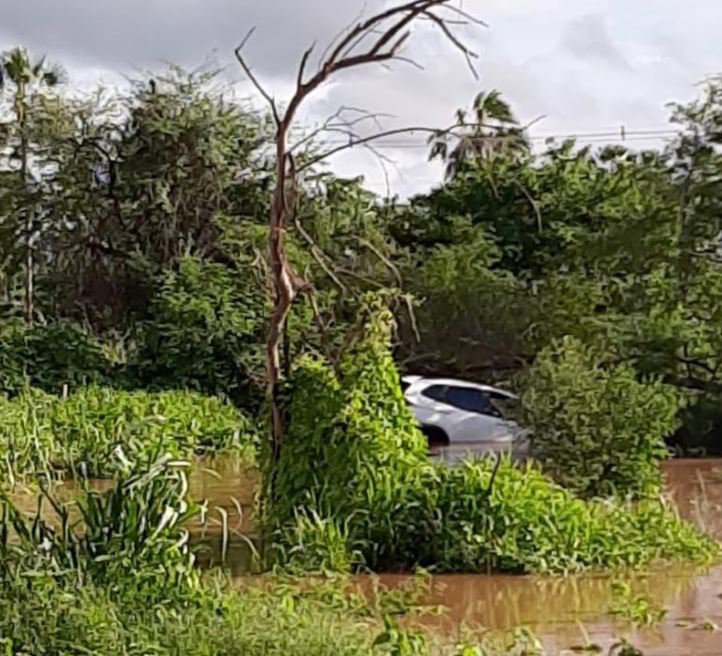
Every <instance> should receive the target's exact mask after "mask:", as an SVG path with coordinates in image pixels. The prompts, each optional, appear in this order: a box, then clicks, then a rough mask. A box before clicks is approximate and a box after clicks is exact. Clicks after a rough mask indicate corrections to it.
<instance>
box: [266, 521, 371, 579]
mask: <svg viewBox="0 0 722 656" xmlns="http://www.w3.org/2000/svg"><path fill="white" fill-rule="evenodd" d="M350 544H351V541H350V539H349V535H348V530H347V529H346V528H345V527H342V526H340V525H339V523H338V522H337V521H335V520H333V519H325V518H323V517H319V515H318V514H317V513H316V512H314V511H313V510H311V511H309V512H303V511H297V512H296V517H295V520H294V521H293V522H292V523H290V524H288V525H285V526H284V527H283V529H282V530H281V534H280V535H279V536H277V539H276V543H275V544H274V549H275V550H277V551H278V552H279V553H278V554H277V559H278V560H279V561H280V562H282V563H283V565H284V568H285V569H287V570H288V571H291V572H298V573H301V574H311V573H314V572H315V573H329V572H342V573H350V572H351V571H352V569H353V567H354V566H355V565H358V564H359V563H360V562H361V557H360V555H359V554H353V553H351V551H350Z"/></svg>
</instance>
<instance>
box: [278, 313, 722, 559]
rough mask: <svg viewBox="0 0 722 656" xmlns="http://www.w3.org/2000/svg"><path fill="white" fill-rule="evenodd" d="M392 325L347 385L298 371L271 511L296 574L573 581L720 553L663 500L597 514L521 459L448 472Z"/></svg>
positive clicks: (374, 334) (314, 366)
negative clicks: (413, 409)
mask: <svg viewBox="0 0 722 656" xmlns="http://www.w3.org/2000/svg"><path fill="white" fill-rule="evenodd" d="M383 324H384V322H383V321H382V322H381V323H380V324H379V323H373V322H372V324H371V329H370V330H369V332H368V333H367V335H366V336H365V338H364V339H363V340H362V341H361V342H360V343H359V344H358V346H357V347H356V348H355V349H354V350H353V351H351V352H350V353H349V354H348V355H347V357H346V358H345V359H344V361H343V362H342V364H341V368H340V373H339V374H336V373H334V371H333V369H332V368H331V367H329V366H328V365H326V364H324V363H323V362H322V361H319V360H311V359H304V360H303V361H302V362H301V363H300V364H299V365H298V367H297V369H296V371H295V374H294V376H293V380H292V384H291V388H290V390H289V393H290V395H291V406H290V418H291V422H290V425H289V429H288V434H287V436H286V441H285V443H284V446H283V449H282V454H281V461H280V463H279V466H278V474H277V477H276V479H275V485H274V487H273V493H274V496H273V499H272V504H271V508H270V518H271V523H272V526H273V527H274V528H275V529H276V530H277V533H276V536H275V537H276V540H277V543H276V556H277V557H278V558H279V559H280V560H281V561H282V562H286V564H290V565H292V566H294V567H298V566H301V565H303V563H304V562H306V563H308V566H309V567H310V568H311V569H313V570H319V569H324V568H329V567H332V566H333V564H334V563H336V564H339V565H340V566H341V567H342V568H350V567H353V566H358V565H365V566H368V567H371V568H372V569H376V570H379V569H404V570H409V569H411V568H413V567H415V566H418V565H421V566H424V567H428V568H430V569H434V570H436V571H467V572H468V571H481V572H483V571H488V570H490V569H491V570H501V571H511V572H568V571H577V570H582V569H587V568H599V567H619V566H636V565H642V564H649V563H651V562H654V561H662V560H683V559H691V560H695V559H705V558H707V557H709V556H711V555H713V554H714V553H716V548H715V546H714V545H713V544H712V543H711V542H710V541H708V540H707V539H706V538H704V537H702V536H701V535H700V534H699V533H698V532H697V531H696V530H695V529H694V528H692V527H691V526H690V525H688V524H686V523H684V522H682V521H681V520H679V519H678V518H677V517H676V516H675V514H674V513H672V512H671V511H670V510H668V509H667V508H665V506H664V505H663V503H662V502H661V501H659V500H650V501H644V502H639V503H637V504H629V503H622V502H615V503H602V502H588V501H585V500H583V499H581V498H579V497H577V496H575V495H574V494H573V493H572V492H570V491H568V490H565V489H563V488H562V487H560V486H559V485H557V484H555V483H553V482H552V481H551V480H550V479H549V478H547V477H546V476H545V475H544V474H542V473H541V472H540V471H538V469H535V468H534V467H528V468H526V469H520V468H518V467H517V466H515V465H514V464H512V463H511V462H508V461H501V462H495V461H493V460H484V461H481V462H477V463H473V464H470V465H468V466H465V467H462V468H459V469H447V468H446V467H443V466H441V467H436V466H434V465H433V464H432V463H431V462H430V461H429V459H428V457H427V455H426V447H425V443H424V440H423V437H422V436H421V434H420V432H419V431H418V429H417V427H416V425H415V423H414V420H413V418H412V417H411V415H410V414H409V410H408V408H407V407H406V405H405V403H404V401H403V397H402V394H401V391H400V388H399V382H398V375H397V373H396V371H395V368H394V366H393V362H392V361H391V358H390V355H389V348H388V333H387V332H385V331H384V329H383V327H382V326H383ZM637 398H639V397H637ZM653 465H654V466H655V467H656V460H655V461H653V462H652V463H650V465H649V470H648V472H647V473H648V475H651V474H652V471H651V469H652V466H653ZM344 540H345V541H346V544H345V545H344ZM359 556H360V557H361V560H359Z"/></svg>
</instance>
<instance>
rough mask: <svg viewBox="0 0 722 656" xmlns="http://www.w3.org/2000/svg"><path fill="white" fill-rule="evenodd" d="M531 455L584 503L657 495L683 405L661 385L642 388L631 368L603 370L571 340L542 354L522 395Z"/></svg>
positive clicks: (598, 359)
mask: <svg viewBox="0 0 722 656" xmlns="http://www.w3.org/2000/svg"><path fill="white" fill-rule="evenodd" d="M522 406H523V415H524V418H523V420H524V422H525V424H526V425H527V426H528V427H529V428H530V429H531V430H532V433H533V438H532V443H533V452H534V455H535V457H536V458H537V459H538V460H539V461H540V462H541V463H542V464H543V466H544V468H545V470H546V471H547V472H549V473H550V474H551V475H552V476H553V478H554V479H555V480H557V481H559V482H560V483H561V484H562V485H564V486H565V487H568V488H569V489H571V490H574V491H576V492H577V493H579V494H581V495H583V496H586V497H591V496H609V495H614V494H617V495H620V496H628V495H630V496H633V497H641V496H646V495H649V494H654V493H656V492H658V490H659V487H660V483H661V476H660V469H659V461H660V460H661V459H662V458H664V457H665V455H666V449H665V444H664V438H665V437H667V436H669V435H671V434H672V433H673V432H674V430H675V428H676V426H677V418H676V417H677V412H678V410H679V401H678V398H677V396H676V394H675V393H674V391H673V390H672V388H669V387H667V386H665V385H663V384H661V383H659V382H655V381H649V382H641V383H640V382H639V381H638V380H637V378H636V375H635V372H634V370H633V369H632V368H631V367H629V366H627V365H605V363H604V361H603V358H602V357H600V356H599V355H598V354H597V353H596V352H595V351H594V350H593V349H591V348H589V347H586V346H584V345H583V344H582V343H581V342H579V341H578V340H575V339H571V338H567V339H565V340H563V341H561V342H557V343H555V344H554V345H553V346H551V347H550V348H548V349H547V350H545V351H543V352H542V353H541V354H540V355H539V357H538V358H537V361H536V363H535V365H534V366H533V367H532V369H531V371H530V373H529V375H528V378H527V381H526V389H525V391H524V393H523V395H522Z"/></svg>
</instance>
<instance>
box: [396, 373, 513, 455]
mask: <svg viewBox="0 0 722 656" xmlns="http://www.w3.org/2000/svg"><path fill="white" fill-rule="evenodd" d="M402 388H403V390H404V396H405V397H406V401H407V402H408V404H409V405H410V407H411V409H412V410H413V412H414V414H415V415H416V418H417V419H418V421H419V424H420V425H421V429H422V431H423V432H424V434H425V435H426V436H427V438H428V440H429V446H430V447H432V448H433V447H437V446H452V447H453V446H455V445H466V446H472V445H473V446H475V447H476V448H475V449H474V450H475V451H479V452H485V451H514V452H516V451H520V450H522V447H523V445H525V442H526V437H527V431H525V430H523V429H522V428H520V427H519V425H518V424H517V423H516V422H514V421H513V420H511V419H509V418H507V417H506V416H505V414H506V413H505V409H507V410H508V407H509V406H510V405H513V404H514V403H515V401H517V397H516V396H515V395H514V394H512V393H511V392H506V391H504V390H502V389H498V388H496V387H490V386H489V385H479V384H477V383H469V382H465V381H461V380H454V379H451V378H423V377H421V376H405V377H404V378H403V379H402Z"/></svg>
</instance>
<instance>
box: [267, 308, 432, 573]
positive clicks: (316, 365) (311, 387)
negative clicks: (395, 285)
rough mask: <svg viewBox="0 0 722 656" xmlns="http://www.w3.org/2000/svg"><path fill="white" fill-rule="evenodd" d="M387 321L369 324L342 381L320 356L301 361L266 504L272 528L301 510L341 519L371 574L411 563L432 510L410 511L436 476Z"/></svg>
mask: <svg viewBox="0 0 722 656" xmlns="http://www.w3.org/2000/svg"><path fill="white" fill-rule="evenodd" d="M388 322H389V317H388V316H381V317H380V318H377V319H376V320H375V321H373V322H372V323H371V324H370V329H369V330H368V331H367V334H366V336H365V338H364V339H363V340H361V341H360V342H359V344H358V345H357V346H356V347H355V348H354V349H352V350H351V351H350V352H349V353H348V354H347V355H346V357H345V358H344V359H343V362H342V363H341V366H340V372H339V374H338V376H337V375H336V374H335V373H334V371H333V370H332V369H331V367H330V366H329V365H327V364H326V363H324V362H323V361H320V360H318V359H313V358H303V359H302V360H301V361H300V362H299V363H298V365H297V367H296V369H295V372H294V374H293V377H292V381H291V383H290V388H289V394H290V399H291V402H290V408H289V416H290V418H291V421H290V423H289V425H288V430H287V434H286V435H285V438H284V444H283V449H282V451H281V458H280V462H279V463H278V466H277V469H276V472H277V475H276V478H275V482H274V487H273V498H272V501H271V524H272V526H273V527H274V528H276V529H283V528H285V527H286V526H288V525H291V526H293V524H294V522H295V521H296V514H297V512H298V511H299V510H300V511H303V510H306V509H308V510H312V511H313V512H315V513H316V514H317V515H318V516H319V517H322V518H333V519H336V520H339V521H341V522H347V526H348V537H349V540H350V545H349V549H350V550H351V551H354V550H358V551H359V552H361V553H363V555H364V558H365V564H366V565H367V566H369V567H371V568H372V569H377V568H389V567H395V566H402V567H403V566H404V565H407V564H408V563H409V562H413V557H414V554H415V553H416V551H417V548H418V547H417V546H416V544H415V542H416V536H419V535H423V534H424V533H425V532H426V531H427V529H428V526H427V525H426V515H427V514H428V511H429V510H430V508H431V506H432V505H433V504H431V503H428V504H427V508H426V511H427V512H424V513H422V512H418V511H417V510H416V506H417V504H418V503H419V502H420V500H421V499H422V498H424V496H425V494H424V491H425V490H429V491H431V493H432V494H433V486H432V483H433V480H434V477H435V474H434V468H433V466H432V465H431V463H430V461H429V460H428V458H427V456H426V450H427V447H426V440H425V438H424V436H423V435H422V434H421V432H420V431H419V429H418V427H417V425H416V422H415V420H414V418H413V416H412V414H411V412H410V410H409V409H408V407H407V406H406V403H405V401H404V398H403V394H402V392H401V389H400V386H399V378H398V372H397V371H396V368H395V366H394V363H393V360H392V358H391V355H390V351H389V333H388V329H389V323H388ZM419 521H420V522H421V524H420V525H417V524H416V523H417V522H419Z"/></svg>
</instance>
